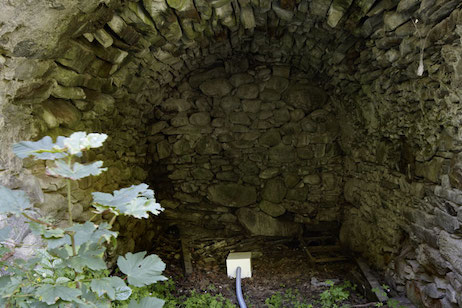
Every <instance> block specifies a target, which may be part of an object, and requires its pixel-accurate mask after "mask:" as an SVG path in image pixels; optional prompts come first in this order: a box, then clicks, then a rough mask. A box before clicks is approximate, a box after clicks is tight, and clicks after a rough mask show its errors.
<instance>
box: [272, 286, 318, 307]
mask: <svg viewBox="0 0 462 308" xmlns="http://www.w3.org/2000/svg"><path fill="white" fill-rule="evenodd" d="M300 297H301V296H300V292H299V291H298V290H297V289H295V290H293V289H287V290H286V291H285V292H283V293H281V292H277V293H275V294H273V295H272V296H271V297H269V298H267V299H266V300H265V305H266V306H267V307H268V308H282V307H294V308H312V307H313V305H311V304H307V303H304V302H303V301H301V300H299V298H300Z"/></svg>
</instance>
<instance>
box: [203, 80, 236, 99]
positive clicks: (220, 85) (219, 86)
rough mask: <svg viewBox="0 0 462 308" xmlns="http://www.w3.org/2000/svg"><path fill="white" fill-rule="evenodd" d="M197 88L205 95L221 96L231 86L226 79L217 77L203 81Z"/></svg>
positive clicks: (229, 89) (225, 93)
mask: <svg viewBox="0 0 462 308" xmlns="http://www.w3.org/2000/svg"><path fill="white" fill-rule="evenodd" d="M199 88H200V89H201V91H202V93H204V94H205V95H208V96H218V97H223V96H226V95H227V94H228V93H229V92H231V90H232V89H233V86H232V85H231V84H230V83H229V81H228V80H227V79H224V78H217V79H209V80H206V81H204V82H203V83H201V85H200V86H199Z"/></svg>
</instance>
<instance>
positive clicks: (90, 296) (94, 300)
mask: <svg viewBox="0 0 462 308" xmlns="http://www.w3.org/2000/svg"><path fill="white" fill-rule="evenodd" d="M81 290H82V296H81V298H82V301H83V302H84V303H83V304H78V305H77V307H78V308H111V301H110V300H109V299H107V298H105V297H103V298H102V297H99V296H98V297H97V296H96V294H95V293H93V292H92V291H91V290H90V286H89V284H87V283H82V287H81Z"/></svg>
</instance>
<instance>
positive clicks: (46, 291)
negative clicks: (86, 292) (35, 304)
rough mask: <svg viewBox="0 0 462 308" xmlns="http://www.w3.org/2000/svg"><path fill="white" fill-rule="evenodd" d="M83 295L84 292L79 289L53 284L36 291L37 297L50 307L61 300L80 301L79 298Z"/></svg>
mask: <svg viewBox="0 0 462 308" xmlns="http://www.w3.org/2000/svg"><path fill="white" fill-rule="evenodd" d="M81 294H82V291H80V290H79V289H74V288H69V287H65V286H59V285H51V284H45V285H43V286H40V287H39V288H38V289H37V290H36V291H35V295H36V296H38V297H39V298H40V300H41V301H42V302H45V303H47V304H48V305H52V304H54V303H56V302H57V301H58V300H59V299H62V300H64V301H69V302H72V301H80V300H79V298H78V297H79V296H80V295H81Z"/></svg>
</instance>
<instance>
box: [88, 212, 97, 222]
mask: <svg viewBox="0 0 462 308" xmlns="http://www.w3.org/2000/svg"><path fill="white" fill-rule="evenodd" d="M96 216H98V213H96V214H94V215H93V216H91V218H90V220H89V221H93V219H95V218H96Z"/></svg>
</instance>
